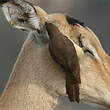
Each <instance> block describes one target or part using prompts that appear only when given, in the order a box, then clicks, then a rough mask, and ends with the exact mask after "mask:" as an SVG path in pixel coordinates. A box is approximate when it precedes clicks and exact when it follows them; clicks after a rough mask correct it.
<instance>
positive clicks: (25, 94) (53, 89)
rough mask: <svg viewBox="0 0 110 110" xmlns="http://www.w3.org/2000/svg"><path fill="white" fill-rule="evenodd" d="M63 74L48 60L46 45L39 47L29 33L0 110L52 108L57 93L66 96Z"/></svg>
mask: <svg viewBox="0 0 110 110" xmlns="http://www.w3.org/2000/svg"><path fill="white" fill-rule="evenodd" d="M63 73H64V71H63V70H62V69H61V68H60V67H59V65H57V64H56V63H55V62H54V61H53V60H52V59H51V56H50V54H49V51H48V45H47V46H45V47H42V48H41V47H40V46H39V45H37V44H36V42H35V41H34V39H33V36H29V38H28V40H27V41H26V42H25V44H24V46H23V48H22V50H21V53H20V55H19V57H18V60H17V62H16V64H15V66H14V69H13V72H12V73H11V76H10V79H9V81H8V84H7V87H6V88H5V90H4V93H3V95H2V98H1V100H0V109H1V110H15V109H16V110H18V109H21V110H22V109H23V110H27V109H33V110H34V109H37V108H38V110H44V109H45V110H53V109H54V107H55V105H56V104H57V98H58V96H59V95H65V80H64V79H65V76H64V74H63ZM24 106H25V108H24Z"/></svg>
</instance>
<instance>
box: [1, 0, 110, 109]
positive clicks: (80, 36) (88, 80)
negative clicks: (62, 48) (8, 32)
mask: <svg viewBox="0 0 110 110" xmlns="http://www.w3.org/2000/svg"><path fill="white" fill-rule="evenodd" d="M19 1H20V0H18V3H21V1H20V2H19ZM23 3H25V2H23ZM9 5H11V6H13V5H14V6H18V7H19V8H20V6H21V7H23V6H24V5H20V4H19V5H20V6H19V5H17V4H13V2H9V4H8V6H9ZM26 5H28V7H29V10H31V11H29V14H30V15H33V16H32V18H29V20H27V18H26V17H27V16H24V15H25V14H21V15H23V16H21V18H22V19H16V18H18V17H19V16H18V13H17V16H14V15H13V14H14V13H12V15H13V16H14V17H13V18H14V19H12V18H10V16H7V15H6V14H7V8H6V7H7V5H6V7H5V5H3V11H4V12H5V15H6V16H7V20H8V21H9V22H10V23H11V24H12V25H13V26H14V27H17V28H20V29H26V30H32V31H33V30H34V31H37V32H38V33H40V31H41V30H44V31H45V27H44V26H43V25H45V22H47V23H51V24H52V26H53V27H55V28H56V29H57V31H58V33H60V34H61V35H63V36H66V37H67V38H68V40H69V41H70V42H71V43H72V44H73V47H74V48H75V50H76V53H75V55H77V58H78V62H79V67H80V78H81V83H80V84H79V93H80V94H79V98H80V101H85V102H89V103H95V104H98V105H99V106H100V107H102V108H106V109H109V103H110V102H109V93H110V92H109V70H108V69H109V61H110V58H109V56H108V55H107V54H106V53H105V51H104V50H103V48H102V46H101V44H100V41H99V40H98V37H97V36H96V35H95V34H94V33H93V32H92V30H90V29H89V28H88V27H86V26H84V25H83V24H82V23H80V22H79V21H77V20H75V19H72V18H71V17H69V18H68V17H67V16H66V15H64V14H50V15H47V13H46V12H45V11H43V10H42V9H41V8H40V7H38V6H33V5H30V4H28V2H27V4H26ZM33 7H34V8H33ZM10 8H11V7H10ZM10 8H9V9H10ZM27 10H28V8H27V9H26V11H27ZM33 10H34V11H33ZM22 11H25V10H20V11H19V10H18V12H20V13H21V12H22ZM12 12H13V11H12ZM30 12H32V13H30ZM45 16H46V17H45ZM27 21H29V22H27ZM33 21H34V22H33ZM73 21H75V22H73ZM40 29H41V30H40ZM46 29H47V31H48V34H49V33H50V32H49V30H50V31H51V29H49V28H48V26H47V25H46ZM53 32H54V31H53ZM53 32H52V34H53ZM44 34H47V33H43V35H44ZM49 35H50V34H49ZM42 37H43V36H42ZM48 40H49V39H48V37H47V40H46V42H44V41H42V38H41V37H38V36H37V37H35V34H33V33H32V32H31V33H30V34H29V37H28V38H27V40H26V42H25V43H24V46H23V48H22V50H21V52H20V55H19V57H18V59H17V61H16V63H15V66H14V69H13V71H12V73H11V76H10V78H9V81H8V83H7V86H6V88H5V90H4V92H3V95H2V97H1V101H0V109H2V110H15V109H16V110H17V109H23V110H27V109H39V110H44V109H45V110H53V109H54V108H55V106H56V105H57V103H58V97H59V96H67V94H66V92H67V91H66V88H65V74H67V73H66V71H65V70H64V69H63V68H62V67H60V66H59V64H58V63H56V62H55V61H54V60H53V58H52V57H51V56H52V55H51V54H50V51H49V43H48ZM68 56H69V55H68ZM21 65H22V66H21ZM47 68H48V69H47ZM73 98H74V97H73ZM38 99H39V100H38ZM25 105H26V106H25ZM24 107H25V108H24Z"/></svg>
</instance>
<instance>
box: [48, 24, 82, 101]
mask: <svg viewBox="0 0 110 110" xmlns="http://www.w3.org/2000/svg"><path fill="white" fill-rule="evenodd" d="M46 29H47V32H48V34H49V37H50V40H49V51H50V54H51V56H52V58H53V59H54V61H55V62H56V63H58V64H59V65H60V66H61V67H62V68H63V69H64V70H65V71H66V93H67V94H68V97H69V99H70V101H77V102H78V103H79V84H80V83H81V79H80V66H79V62H78V56H77V53H76V50H75V47H74V44H73V43H72V41H71V40H70V39H68V37H67V36H65V35H63V34H62V33H61V32H60V31H59V30H58V28H57V27H56V26H55V25H53V24H52V23H46Z"/></svg>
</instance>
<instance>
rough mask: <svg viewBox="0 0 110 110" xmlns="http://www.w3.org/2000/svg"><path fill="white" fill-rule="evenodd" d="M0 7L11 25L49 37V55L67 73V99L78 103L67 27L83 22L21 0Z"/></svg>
mask: <svg viewBox="0 0 110 110" xmlns="http://www.w3.org/2000/svg"><path fill="white" fill-rule="evenodd" d="M2 9H3V11H4V14H5V16H6V18H7V20H8V21H9V23H10V24H11V25H13V26H14V27H16V28H18V29H22V30H31V31H37V33H39V34H40V38H42V37H43V36H45V35H46V36H49V42H48V43H49V52H50V55H51V57H52V59H53V60H54V61H55V62H56V63H57V64H59V65H60V66H61V67H62V68H63V69H64V70H65V71H66V73H67V74H66V75H65V76H66V77H65V78H66V93H67V94H68V97H69V100H70V101H76V102H78V103H79V101H80V99H79V94H80V93H79V84H80V83H81V79H80V66H79V61H78V56H77V53H76V50H75V48H74V44H73V41H72V40H73V39H72V37H71V36H70V31H68V30H70V29H71V28H72V26H74V25H76V24H80V25H83V23H81V22H79V21H78V20H76V19H73V18H72V17H69V16H66V15H64V14H59V13H58V14H57V13H56V14H47V13H46V12H45V11H44V10H43V9H42V8H40V7H39V6H36V5H32V4H30V3H29V2H27V1H23V0H17V1H16V0H11V1H9V2H7V3H4V4H3V5H2ZM71 31H72V29H71ZM42 33H43V34H42ZM44 38H45V37H43V39H44ZM47 41H48V40H47Z"/></svg>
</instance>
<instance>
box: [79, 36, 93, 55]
mask: <svg viewBox="0 0 110 110" xmlns="http://www.w3.org/2000/svg"><path fill="white" fill-rule="evenodd" d="M82 39H83V37H82V36H81V34H80V36H79V37H78V42H79V46H80V47H81V48H82V49H83V51H84V53H89V54H91V55H93V56H94V54H93V53H92V51H91V50H89V49H88V48H87V47H85V46H84V44H83V42H82Z"/></svg>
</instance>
